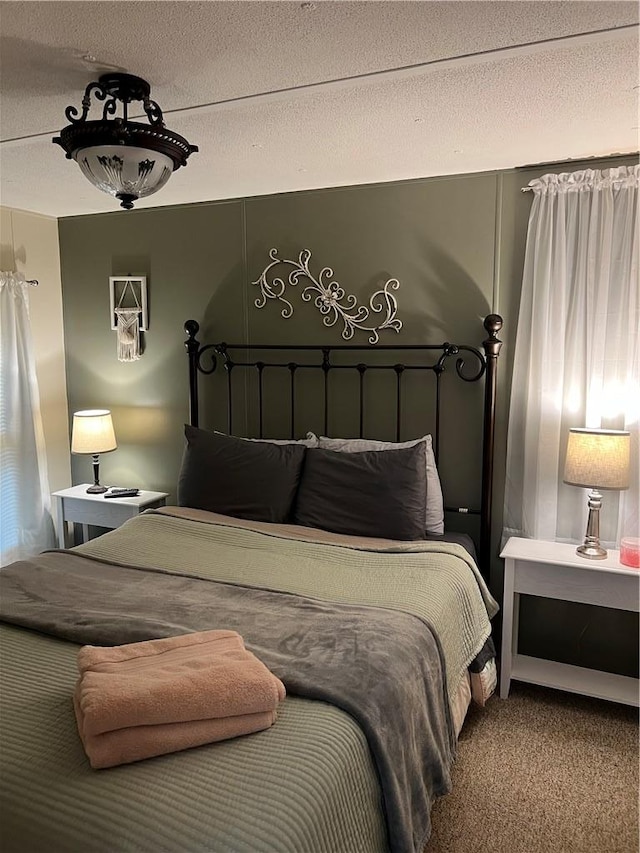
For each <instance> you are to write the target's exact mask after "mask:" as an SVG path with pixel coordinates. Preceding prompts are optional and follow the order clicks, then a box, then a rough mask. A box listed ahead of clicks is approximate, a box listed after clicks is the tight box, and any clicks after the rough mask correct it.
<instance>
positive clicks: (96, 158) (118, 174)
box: [74, 145, 173, 198]
mask: <svg viewBox="0 0 640 853" xmlns="http://www.w3.org/2000/svg"><path fill="white" fill-rule="evenodd" d="M74 158H75V160H76V162H77V164H78V165H79V166H80V168H81V169H82V172H83V174H84V175H85V177H87V178H88V179H89V180H90V181H91V183H92V184H93V185H94V186H95V187H97V188H98V189H99V190H102V192H105V193H109V195H112V196H116V197H118V198H119V197H120V195H122V194H124V195H131V196H133V197H134V198H144V197H145V196H148V195H151V194H152V193H155V192H157V191H158V190H159V189H161V188H162V187H163V186H164V185H165V184H166V183H167V181H168V180H169V178H170V177H171V175H172V173H173V161H172V159H171V157H167V155H166V154H160V153H159V152H157V151H151V150H150V149H148V148H137V147H134V146H132V145H96V146H95V147H93V148H81V149H80V150H79V151H76V153H75V154H74Z"/></svg>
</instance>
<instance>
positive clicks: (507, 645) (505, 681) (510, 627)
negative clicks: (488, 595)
mask: <svg viewBox="0 0 640 853" xmlns="http://www.w3.org/2000/svg"><path fill="white" fill-rule="evenodd" d="M514 586H515V564H514V561H513V560H509V559H507V560H505V566H504V597H503V601H502V651H501V655H500V698H501V699H506V698H507V697H508V695H509V687H510V686H511V666H512V661H513V653H514V651H515V647H516V645H517V642H518V610H519V605H520V596H519V595H515V593H514Z"/></svg>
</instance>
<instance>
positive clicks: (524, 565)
mask: <svg viewBox="0 0 640 853" xmlns="http://www.w3.org/2000/svg"><path fill="white" fill-rule="evenodd" d="M500 556H501V557H504V559H505V570H504V601H503V605H502V658H501V669H500V696H501V698H502V699H506V698H507V696H508V695H509V686H510V684H511V679H512V678H515V679H516V680H518V681H528V682H530V683H531V684H542V685H544V686H546V687H556V688H558V689H559V690H568V691H569V692H571V693H582V694H583V695H585V696H597V697H598V698H600V699H611V700H612V701H614V702H623V703H624V704H627V705H639V704H640V700H639V686H640V683H639V681H638V679H637V678H628V677H626V676H622V675H613V674H611V673H608V672H600V671H597V670H593V669H587V668H586V667H581V666H570V665H568V664H564V663H558V662H556V661H549V660H542V659H541V658H534V657H529V656H527V655H520V654H518V613H519V609H520V595H522V594H525V595H539V596H542V597H543V598H555V599H558V600H561V601H579V602H582V603H583V604H595V605H598V606H600V607H613V608H615V609H617V610H633V611H638V610H640V603H639V599H640V571H639V570H638V569H630V568H627V567H626V566H623V565H622V564H621V563H620V554H619V552H618V551H609V554H608V556H607V559H606V560H587V559H585V558H584V557H579V556H578V555H577V554H576V548H575V545H564V544H561V543H559V542H541V541H539V540H535V539H517V538H513V539H509V541H508V542H507V544H506V546H505V548H504V550H503V551H502V554H501V555H500Z"/></svg>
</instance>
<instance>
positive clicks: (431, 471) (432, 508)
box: [307, 433, 444, 535]
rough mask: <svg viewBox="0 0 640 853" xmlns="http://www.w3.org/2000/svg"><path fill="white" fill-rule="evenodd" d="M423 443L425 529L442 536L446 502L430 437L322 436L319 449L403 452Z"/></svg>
mask: <svg viewBox="0 0 640 853" xmlns="http://www.w3.org/2000/svg"><path fill="white" fill-rule="evenodd" d="M307 435H312V433H307ZM421 442H424V445H425V457H426V463H427V495H426V527H425V529H426V531H427V533H435V534H437V535H442V534H443V533H444V501H443V499H442V486H441V485H440V477H439V476H438V469H437V468H436V459H435V456H434V455H433V446H432V441H431V436H430V435H424V436H422V438H416V439H414V440H413V441H400V442H397V441H375V440H374V439H369V438H327V436H326V435H321V436H320V438H319V444H318V447H319V448H321V449H323V450H337V451H341V452H343V453H360V452H362V451H364V450H402V449H404V448H407V447H415V446H416V444H420V443H421Z"/></svg>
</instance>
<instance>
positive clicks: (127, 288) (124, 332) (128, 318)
mask: <svg viewBox="0 0 640 853" xmlns="http://www.w3.org/2000/svg"><path fill="white" fill-rule="evenodd" d="M109 301H110V306H111V328H112V329H114V330H115V331H116V333H117V352H118V361H137V360H138V359H139V358H140V357H141V355H142V343H141V337H140V333H141V332H146V330H147V327H148V317H147V279H146V278H145V277H144V276H137V277H135V276H127V277H122V276H111V277H110V278H109Z"/></svg>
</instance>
